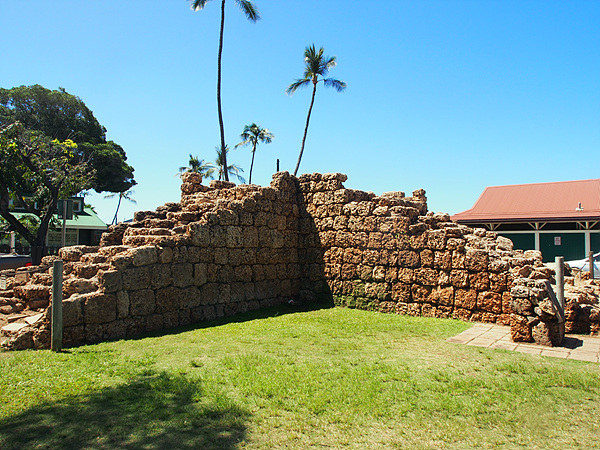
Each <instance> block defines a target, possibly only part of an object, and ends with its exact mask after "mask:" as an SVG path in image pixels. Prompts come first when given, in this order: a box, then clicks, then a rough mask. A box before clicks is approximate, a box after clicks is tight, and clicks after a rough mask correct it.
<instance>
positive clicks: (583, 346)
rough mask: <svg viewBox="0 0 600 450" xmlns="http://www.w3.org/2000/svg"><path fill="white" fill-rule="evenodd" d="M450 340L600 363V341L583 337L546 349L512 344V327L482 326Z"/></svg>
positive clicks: (569, 337) (574, 337) (566, 338)
mask: <svg viewBox="0 0 600 450" xmlns="http://www.w3.org/2000/svg"><path fill="white" fill-rule="evenodd" d="M447 341H448V342H454V343H456V344H466V345H474V346H476V347H486V348H498V349H502V350H512V351H516V352H521V353H528V354H530V355H542V356H554V357H555V358H565V359H578V360H580V361H591V362H596V363H597V362H600V338H598V337H591V336H585V335H581V334H568V335H566V336H565V339H564V341H563V346H562V347H545V346H543V345H537V344H527V343H518V342H513V341H511V340H510V327H507V326H501V325H493V324H483V323H478V324H475V325H473V327H471V328H469V329H468V330H465V331H463V332H462V333H460V334H459V335H457V336H454V337H451V338H449V339H447Z"/></svg>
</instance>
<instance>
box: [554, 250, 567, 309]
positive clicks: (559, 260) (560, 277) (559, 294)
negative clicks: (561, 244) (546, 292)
mask: <svg viewBox="0 0 600 450" xmlns="http://www.w3.org/2000/svg"><path fill="white" fill-rule="evenodd" d="M554 261H555V266H556V298H557V300H558V303H559V304H560V306H561V308H562V310H563V313H564V311H565V257H564V256H557V257H556V258H554Z"/></svg>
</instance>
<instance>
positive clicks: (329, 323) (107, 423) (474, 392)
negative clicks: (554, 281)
mask: <svg viewBox="0 0 600 450" xmlns="http://www.w3.org/2000/svg"><path fill="white" fill-rule="evenodd" d="M292 312H293V313H292ZM469 326H470V325H469V324H467V323H463V322H458V321H453V320H441V319H431V318H416V317H405V316H396V315H386V314H378V313H373V312H365V311H357V310H351V309H342V308H324V309H316V310H306V311H298V310H293V309H292V308H291V307H289V306H287V305H284V306H281V307H279V308H275V309H270V310H268V311H263V312H255V313H251V314H246V315H243V316H239V317H236V318H234V319H229V320H220V321H214V322H211V323H209V324H205V325H202V326H196V327H195V328H191V327H189V328H185V329H181V330H177V332H172V333H167V334H163V335H155V336H150V337H145V338H141V339H132V340H124V341H117V342H108V343H102V344H98V345H89V346H84V347H79V348H74V349H68V350H66V351H65V352H62V353H52V352H49V351H23V352H2V353H0V448H1V449H2V450H8V449H31V448H50V449H70V448H73V449H79V448H88V449H109V448H124V449H164V448H167V449H173V450H175V449H186V448H189V449H305V448H329V449H336V448H348V449H406V448H410V449H481V448H504V449H512V448H527V449H533V448H539V449H553V448H556V449H565V448H569V449H571V448H582V449H598V448H599V447H600V437H599V436H600V435H599V434H598V424H599V422H600V365H598V364H594V363H586V362H581V361H571V360H563V359H558V358H545V357H541V356H532V355H525V354H521V353H514V352H507V351H502V350H489V349H483V348H477V347H470V346H464V345H456V344H450V343H447V342H445V339H446V338H447V337H450V336H453V335H455V334H458V333H459V332H461V331H463V330H465V329H466V328H468V327H469Z"/></svg>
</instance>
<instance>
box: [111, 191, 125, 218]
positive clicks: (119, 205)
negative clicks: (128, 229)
mask: <svg viewBox="0 0 600 450" xmlns="http://www.w3.org/2000/svg"><path fill="white" fill-rule="evenodd" d="M122 198H123V197H121V195H119V203H117V210H116V211H115V217H113V220H112V225H116V224H117V214H119V208H120V207H121V199H122Z"/></svg>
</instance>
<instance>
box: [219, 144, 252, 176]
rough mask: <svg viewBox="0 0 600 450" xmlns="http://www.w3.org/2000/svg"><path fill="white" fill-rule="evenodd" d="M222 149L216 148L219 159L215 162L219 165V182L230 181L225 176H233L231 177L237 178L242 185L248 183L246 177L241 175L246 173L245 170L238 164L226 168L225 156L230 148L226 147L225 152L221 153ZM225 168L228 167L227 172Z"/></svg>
mask: <svg viewBox="0 0 600 450" xmlns="http://www.w3.org/2000/svg"><path fill="white" fill-rule="evenodd" d="M221 148H222V147H221ZM221 148H219V147H215V150H216V151H217V159H216V161H215V162H216V163H217V168H218V170H219V180H222V179H225V181H229V178H226V177H225V175H226V174H231V175H233V176H235V177H237V179H238V181H239V182H240V183H242V184H244V183H246V180H245V179H244V177H242V176H241V175H240V173H242V172H243V171H244V169H242V168H241V167H240V166H238V165H237V164H231V165H230V166H225V164H226V162H225V161H226V159H225V155H227V152H229V148H228V147H227V146H225V151H224V152H223V151H221ZM225 167H227V170H225Z"/></svg>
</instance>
